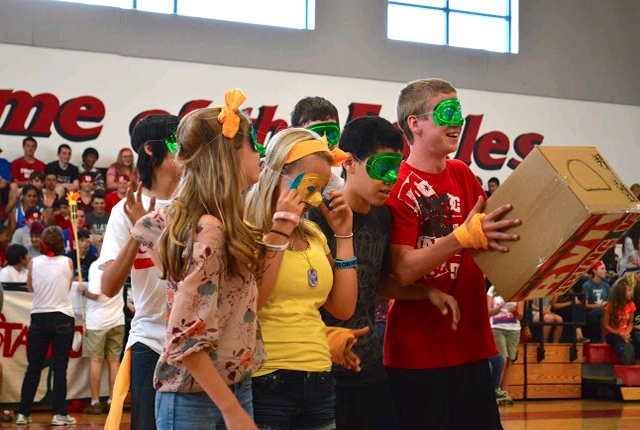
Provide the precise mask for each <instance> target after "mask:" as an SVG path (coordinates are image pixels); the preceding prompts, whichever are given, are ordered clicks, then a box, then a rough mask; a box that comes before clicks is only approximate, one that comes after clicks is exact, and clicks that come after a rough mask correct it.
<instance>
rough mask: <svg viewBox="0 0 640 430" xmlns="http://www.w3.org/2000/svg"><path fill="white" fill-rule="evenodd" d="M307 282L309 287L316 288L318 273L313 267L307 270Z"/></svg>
mask: <svg viewBox="0 0 640 430" xmlns="http://www.w3.org/2000/svg"><path fill="white" fill-rule="evenodd" d="M307 281H308V282H309V286H310V287H317V286H318V271H317V270H316V269H314V268H313V267H311V268H310V269H309V270H307Z"/></svg>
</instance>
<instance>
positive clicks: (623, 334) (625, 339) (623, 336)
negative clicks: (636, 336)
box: [620, 333, 631, 343]
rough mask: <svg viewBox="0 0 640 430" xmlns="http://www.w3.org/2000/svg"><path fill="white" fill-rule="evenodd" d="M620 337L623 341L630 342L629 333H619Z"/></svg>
mask: <svg viewBox="0 0 640 430" xmlns="http://www.w3.org/2000/svg"><path fill="white" fill-rule="evenodd" d="M620 337H621V338H622V340H624V343H629V342H631V333H620Z"/></svg>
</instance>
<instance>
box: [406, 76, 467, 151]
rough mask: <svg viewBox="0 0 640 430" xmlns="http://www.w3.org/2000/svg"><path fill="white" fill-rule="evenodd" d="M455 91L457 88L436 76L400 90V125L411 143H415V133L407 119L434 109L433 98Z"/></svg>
mask: <svg viewBox="0 0 640 430" xmlns="http://www.w3.org/2000/svg"><path fill="white" fill-rule="evenodd" d="M455 92H456V89H455V88H454V87H453V85H451V84H450V83H449V82H447V81H444V80H442V79H435V78H433V79H419V80H417V81H413V82H409V83H408V84H407V85H406V86H405V87H404V88H403V89H401V90H400V93H399V94H398V100H397V102H396V115H397V116H398V126H399V127H400V129H401V130H402V133H404V135H405V137H406V138H407V141H408V142H409V143H410V144H412V143H413V133H411V129H410V128H409V124H408V123H407V119H408V118H409V117H410V116H411V115H422V114H425V113H427V112H429V111H430V110H431V109H433V106H430V104H431V100H432V99H433V98H434V97H436V96H437V95H438V94H441V93H444V94H451V93H455Z"/></svg>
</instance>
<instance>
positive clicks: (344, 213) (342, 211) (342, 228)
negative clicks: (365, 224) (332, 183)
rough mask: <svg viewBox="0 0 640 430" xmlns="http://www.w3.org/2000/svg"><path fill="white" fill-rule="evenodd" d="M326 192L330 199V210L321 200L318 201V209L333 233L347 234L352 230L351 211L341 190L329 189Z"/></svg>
mask: <svg viewBox="0 0 640 430" xmlns="http://www.w3.org/2000/svg"><path fill="white" fill-rule="evenodd" d="M328 194H329V199H330V200H331V203H329V207H330V208H331V210H329V209H328V208H327V206H325V204H324V202H322V203H320V211H321V212H322V215H323V216H324V219H326V220H327V223H328V224H329V227H331V230H333V233H334V234H336V235H338V236H349V235H350V234H351V233H352V232H353V212H352V211H351V208H350V207H349V204H348V203H347V200H346V199H345V198H344V196H343V195H342V191H338V190H330V191H329V193H328Z"/></svg>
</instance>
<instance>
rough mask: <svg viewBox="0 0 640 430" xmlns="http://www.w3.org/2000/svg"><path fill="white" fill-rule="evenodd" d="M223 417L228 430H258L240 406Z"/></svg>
mask: <svg viewBox="0 0 640 430" xmlns="http://www.w3.org/2000/svg"><path fill="white" fill-rule="evenodd" d="M223 417H224V423H225V425H226V426H227V429H228V430H258V427H257V426H256V423H254V422H253V420H252V419H251V417H250V416H249V414H247V411H245V410H244V409H242V406H240V405H239V404H238V407H236V408H234V409H233V410H232V411H231V412H229V413H227V414H223Z"/></svg>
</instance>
